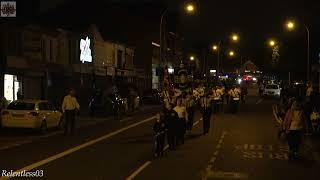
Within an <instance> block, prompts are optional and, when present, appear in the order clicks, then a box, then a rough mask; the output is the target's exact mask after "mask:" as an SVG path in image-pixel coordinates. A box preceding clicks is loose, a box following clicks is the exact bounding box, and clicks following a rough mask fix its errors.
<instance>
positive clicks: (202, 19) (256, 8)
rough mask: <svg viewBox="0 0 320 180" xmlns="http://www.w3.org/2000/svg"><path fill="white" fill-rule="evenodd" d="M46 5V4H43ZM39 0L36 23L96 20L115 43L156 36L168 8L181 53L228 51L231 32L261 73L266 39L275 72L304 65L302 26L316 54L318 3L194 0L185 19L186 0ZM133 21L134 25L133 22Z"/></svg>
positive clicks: (267, 56)
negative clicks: (276, 51) (292, 25)
mask: <svg viewBox="0 0 320 180" xmlns="http://www.w3.org/2000/svg"><path fill="white" fill-rule="evenodd" d="M35 1H36V0H35ZM48 1H50V4H47V2H48ZM63 1H67V2H71V3H69V5H68V6H66V5H64V6H58V7H59V8H58V9H59V10H55V11H53V10H50V7H51V6H52V7H54V6H53V5H54V4H55V2H63ZM40 2H41V4H40V7H41V8H43V11H47V12H51V15H50V16H44V15H43V16H42V15H41V17H42V19H45V20H46V19H48V18H50V22H51V21H57V22H65V24H68V23H69V22H84V21H88V22H94V23H96V22H98V23H100V24H104V25H105V27H109V26H111V27H115V26H114V24H116V25H117V27H120V28H121V29H125V31H118V30H117V28H114V29H113V30H110V31H109V32H107V33H108V36H109V37H113V38H122V39H121V40H125V39H127V37H128V36H130V33H128V31H136V32H138V31H141V32H142V31H148V32H149V31H155V32H154V34H155V38H157V37H156V36H157V34H158V32H157V28H158V26H159V25H158V24H159V20H160V13H161V12H162V11H163V10H164V9H165V7H168V8H169V13H168V14H167V16H166V20H167V22H168V24H169V26H170V27H169V28H168V29H170V30H173V31H177V32H178V33H180V34H182V35H183V36H184V39H185V40H184V47H185V49H186V50H187V51H188V49H196V50H200V49H209V48H210V46H211V45H212V44H213V43H214V42H217V41H223V42H224V49H229V48H230V46H229V42H228V40H229V35H230V34H231V33H232V32H237V33H239V35H240V36H241V40H240V43H239V45H238V46H237V47H234V49H236V50H237V51H239V52H240V54H241V55H242V56H243V57H244V59H251V60H252V61H254V62H256V64H258V65H259V67H261V68H262V69H267V68H265V67H267V66H268V64H270V63H269V61H270V57H271V50H270V49H269V48H268V47H267V44H266V41H267V39H268V38H271V37H272V38H276V39H277V40H278V41H279V42H280V55H281V59H280V60H281V63H279V67H280V66H281V71H284V70H283V69H285V70H292V71H297V70H298V68H300V69H301V66H305V63H306V58H305V57H306V42H305V30H304V28H303V24H307V25H308V26H309V27H310V31H311V60H312V61H316V60H317V59H318V52H319V51H320V45H319V42H320V41H319V40H320V38H319V37H320V33H319V32H320V20H319V19H320V11H319V5H318V3H317V2H316V1H314V0H308V1H306V0H278V1H277V0H256V1H245V0H242V1H241V0H236V1H235V0H224V1H221V0H220V1H217V0H194V2H196V3H197V5H198V7H197V13H196V14H194V15H186V14H185V13H184V12H183V5H184V3H186V2H190V1H187V0H104V1H101V0H90V1H79V0H78V1H76V0H46V1H40ZM26 6H27V5H26ZM61 7H63V8H61ZM48 9H49V10H48ZM60 9H64V10H63V11H64V12H66V11H67V12H68V13H67V15H66V13H62V15H59V14H57V12H59V11H60ZM18 10H19V9H18ZM43 11H42V12H43ZM52 13H54V16H52ZM115 13H117V14H118V15H115ZM49 14H50V13H49ZM128 17H130V18H128ZM286 19H295V20H296V21H297V24H298V26H297V29H296V31H294V32H287V31H285V30H284V22H285V20H286ZM135 21H136V22H137V23H134V22H135ZM135 24H136V25H137V26H135ZM107 29H108V28H107ZM209 58H211V59H212V61H214V59H215V57H214V56H213V55H210V56H209ZM225 61H228V60H227V59H226V60H225ZM295 65H296V66H295ZM297 72H298V71H297ZM302 73H303V72H302Z"/></svg>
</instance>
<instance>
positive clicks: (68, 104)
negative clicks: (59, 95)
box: [62, 95, 80, 112]
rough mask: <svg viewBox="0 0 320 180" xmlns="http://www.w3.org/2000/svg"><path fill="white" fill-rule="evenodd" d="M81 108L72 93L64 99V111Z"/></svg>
mask: <svg viewBox="0 0 320 180" xmlns="http://www.w3.org/2000/svg"><path fill="white" fill-rule="evenodd" d="M75 109H78V110H79V109H80V105H79V103H78V101H77V99H76V98H75V97H72V96H70V95H67V96H65V97H64V99H63V103H62V112H65V111H66V110H75Z"/></svg>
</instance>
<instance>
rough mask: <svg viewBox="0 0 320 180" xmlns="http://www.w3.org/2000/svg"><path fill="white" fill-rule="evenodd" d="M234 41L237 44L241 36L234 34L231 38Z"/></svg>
mask: <svg viewBox="0 0 320 180" xmlns="http://www.w3.org/2000/svg"><path fill="white" fill-rule="evenodd" d="M231 39H232V41H234V42H237V41H238V40H239V36H238V35H237V34H233V35H232V36H231Z"/></svg>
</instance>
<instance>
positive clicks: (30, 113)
mask: <svg viewBox="0 0 320 180" xmlns="http://www.w3.org/2000/svg"><path fill="white" fill-rule="evenodd" d="M29 115H31V116H38V115H39V113H37V112H29Z"/></svg>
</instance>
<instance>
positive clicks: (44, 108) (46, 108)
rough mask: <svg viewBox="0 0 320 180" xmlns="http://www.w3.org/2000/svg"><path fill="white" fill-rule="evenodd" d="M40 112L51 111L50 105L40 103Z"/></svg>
mask: <svg viewBox="0 0 320 180" xmlns="http://www.w3.org/2000/svg"><path fill="white" fill-rule="evenodd" d="M39 110H41V111H46V110H49V106H48V103H46V102H42V103H39Z"/></svg>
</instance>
